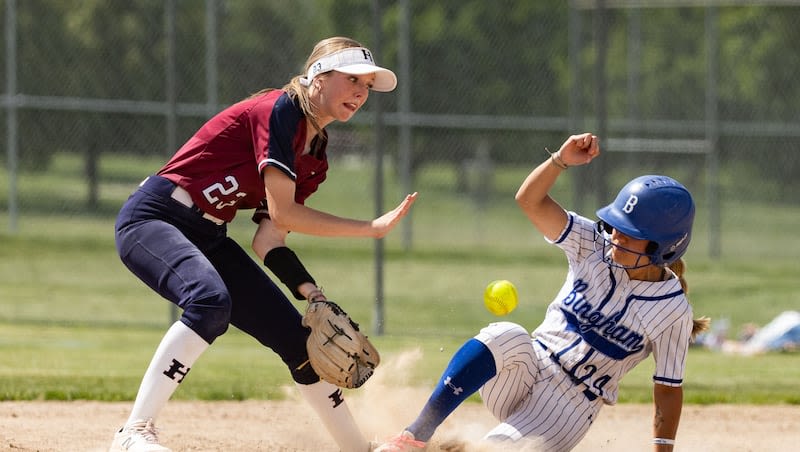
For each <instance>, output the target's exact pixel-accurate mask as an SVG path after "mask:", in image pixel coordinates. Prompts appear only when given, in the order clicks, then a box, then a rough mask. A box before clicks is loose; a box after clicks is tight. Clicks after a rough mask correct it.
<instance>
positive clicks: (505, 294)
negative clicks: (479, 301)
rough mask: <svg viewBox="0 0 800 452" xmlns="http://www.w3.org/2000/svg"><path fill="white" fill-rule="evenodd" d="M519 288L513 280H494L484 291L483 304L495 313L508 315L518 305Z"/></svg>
mask: <svg viewBox="0 0 800 452" xmlns="http://www.w3.org/2000/svg"><path fill="white" fill-rule="evenodd" d="M517 301H518V300H517V288H516V287H514V284H512V283H511V281H507V280H505V279H499V280H497V281H492V282H490V283H489V285H488V286H486V290H485V291H484V292H483V304H484V305H485V306H486V309H488V310H489V312H491V313H492V314H494V315H506V314H508V313H509V312H511V311H513V310H514V309H516V307H517Z"/></svg>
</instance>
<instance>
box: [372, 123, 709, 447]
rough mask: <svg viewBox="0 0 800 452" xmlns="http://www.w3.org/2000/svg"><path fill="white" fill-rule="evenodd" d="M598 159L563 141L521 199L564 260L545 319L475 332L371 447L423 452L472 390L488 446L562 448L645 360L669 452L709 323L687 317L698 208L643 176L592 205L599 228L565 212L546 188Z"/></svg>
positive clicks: (674, 186)
mask: <svg viewBox="0 0 800 452" xmlns="http://www.w3.org/2000/svg"><path fill="white" fill-rule="evenodd" d="M599 154H600V148H599V145H598V140H597V137H595V136H593V135H592V134H589V133H586V134H582V135H575V136H571V137H570V138H569V139H568V140H567V141H566V142H565V143H564V144H563V145H562V146H561V149H560V150H559V151H558V152H557V153H555V154H553V155H552V156H551V157H550V159H548V160H547V161H545V162H543V163H542V164H540V165H539V166H538V167H537V168H535V169H534V170H533V171H532V172H531V173H530V175H529V176H528V177H527V178H526V179H525V181H524V182H523V183H522V186H521V187H520V189H519V191H518V192H517V195H516V200H517V203H518V204H519V206H520V207H521V208H522V210H523V212H525V214H526V215H527V216H528V218H529V219H530V221H531V222H532V223H533V225H534V226H535V227H536V228H537V229H538V230H539V231H540V232H541V233H542V234H544V236H545V238H546V239H547V240H548V241H549V242H550V243H553V244H555V245H556V246H558V247H560V248H561V249H562V250H563V251H564V253H565V254H566V256H567V260H568V262H569V270H568V273H567V278H566V281H565V282H564V285H563V287H562V288H561V290H560V291H559V293H558V294H557V295H556V297H555V299H554V300H553V302H552V303H551V304H550V306H549V307H548V309H547V312H546V315H545V319H544V321H543V322H542V324H541V325H539V327H538V328H536V329H535V330H534V331H533V332H532V333H528V331H527V330H526V329H525V328H523V327H522V326H519V325H517V324H514V323H510V322H498V323H493V324H490V325H489V326H487V327H485V328H484V329H482V330H481V331H480V333H478V335H476V336H475V337H474V338H472V339H470V340H469V341H467V342H466V343H465V344H464V345H463V346H462V347H461V348H460V349H459V350H458V351H457V352H456V353H455V355H454V356H453V358H452V359H451V360H450V363H449V364H448V367H447V368H446V370H445V371H444V373H443V374H442V377H441V380H440V381H439V384H438V385H437V387H436V388H435V390H434V392H433V394H432V395H431V396H430V398H429V400H428V402H427V403H426V405H425V407H424V408H423V409H422V411H421V412H420V414H419V416H418V417H417V418H416V420H415V421H414V422H413V423H412V424H411V425H410V426H408V427H407V428H406V429H405V430H404V431H403V432H401V433H400V434H399V435H398V436H396V437H394V438H392V439H391V440H390V441H388V442H387V443H384V444H382V445H381V446H379V447H378V448H377V449H376V450H377V451H413V450H421V449H423V448H424V447H425V443H426V442H427V441H428V440H429V439H430V438H431V437H432V436H433V433H434V431H435V430H436V428H437V427H438V426H439V425H440V424H441V423H442V422H443V421H444V419H445V418H446V417H447V416H448V415H449V414H450V413H451V412H452V411H453V410H454V409H455V408H456V407H457V406H458V405H459V404H460V403H461V402H463V401H464V400H465V399H466V398H467V397H469V396H470V395H471V394H473V393H474V392H475V391H480V395H481V397H482V399H483V401H484V404H485V405H486V407H487V408H488V409H489V410H490V411H491V412H492V414H493V415H494V416H495V417H496V418H497V419H498V420H499V421H500V423H499V424H498V425H497V426H496V427H495V428H493V429H492V430H491V431H489V432H488V433H486V435H485V437H484V439H485V440H487V441H490V442H504V443H505V442H508V443H514V445H513V446H512V445H509V444H505V445H504V446H503V449H508V448H514V447H525V448H527V449H529V448H532V449H535V450H547V451H566V450H570V449H572V448H573V447H574V446H575V445H576V444H577V443H578V442H579V441H580V440H581V438H583V436H584V435H585V434H586V432H587V431H588V429H589V427H590V426H591V424H592V422H593V421H594V419H595V418H596V417H597V414H598V412H599V411H600V408H601V407H602V406H603V405H604V404H609V405H611V404H614V403H616V401H617V388H618V384H619V381H620V379H621V378H622V377H623V376H624V375H625V374H626V373H627V372H628V371H629V370H630V369H632V368H633V367H634V366H636V365H637V364H638V363H640V362H642V361H643V360H644V359H645V358H647V357H648V356H649V355H650V354H652V355H653V357H654V358H655V362H656V368H655V373H654V375H653V382H654V388H653V398H654V402H655V424H654V432H653V433H654V439H653V443H654V449H655V450H672V444H674V438H675V435H676V432H677V429H678V421H679V419H680V413H681V406H682V392H681V383H682V382H683V375H684V366H685V364H686V354H687V350H688V347H689V342H690V340H691V338H692V337H693V336H694V335H695V334H697V333H698V332H700V331H702V330H703V329H705V328H707V327H708V319H705V318H702V319H698V320H693V319H692V309H691V307H690V306H689V303H688V301H687V298H686V294H685V286H684V284H685V281H684V280H683V278H682V276H681V275H682V273H683V261H682V260H681V256H682V255H683V254H684V252H685V251H686V249H687V247H688V245H689V241H690V238H691V231H692V222H693V220H694V203H693V201H692V197H691V195H690V193H689V192H688V191H687V190H686V188H684V187H683V186H682V185H681V184H679V183H678V182H676V181H675V180H673V179H671V178H669V177H666V176H653V175H648V176H642V177H638V178H636V179H634V180H632V181H630V182H629V183H628V184H627V185H625V187H623V188H622V190H621V191H620V192H619V195H618V196H617V198H616V199H615V200H614V202H613V203H611V204H609V205H608V206H606V207H603V208H602V209H600V210H598V211H597V215H598V217H599V218H600V221H597V222H595V221H592V220H589V219H588V218H585V217H583V216H580V215H578V214H576V213H574V212H569V211H566V210H564V209H563V208H562V207H561V206H560V205H559V204H558V203H557V202H556V201H554V200H553V199H552V198H551V197H550V196H549V195H548V192H549V191H550V188H551V187H552V186H553V184H554V183H555V181H556V179H557V178H558V176H559V174H561V172H563V171H564V170H566V169H567V168H568V167H569V166H576V165H583V164H587V163H589V162H590V161H591V160H592V159H594V158H595V157H597V156H598V155H599ZM676 271H677V273H676Z"/></svg>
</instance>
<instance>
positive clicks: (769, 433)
mask: <svg viewBox="0 0 800 452" xmlns="http://www.w3.org/2000/svg"><path fill="white" fill-rule="evenodd" d="M405 392H406V394H411V393H412V392H413V394H414V397H413V400H415V401H416V403H414V404H413V405H415V406H418V405H419V404H420V403H422V401H423V400H424V397H425V395H424V392H423V391H421V390H420V391H411V390H408V391H405ZM349 403H350V405H351V407H352V408H353V411H354V412H355V414H356V417H357V419H358V420H359V422H360V425H361V426H362V429H363V430H364V433H365V434H366V435H368V436H367V437H368V438H384V437H386V436H388V435H391V434H392V433H394V432H395V430H398V429H400V428H401V427H402V426H403V425H405V423H407V422H409V421H410V420H411V418H412V416H413V411H414V410H413V409H412V408H411V407H407V408H402V409H398V408H399V407H397V406H395V407H391V409H390V407H386V408H385V409H384V408H382V407H380V406H377V405H374V404H368V403H366V401H365V400H364V399H362V398H360V397H358V396H354V395H351V396H350V397H349ZM366 405H369V406H366ZM129 409H130V404H129V403H104V402H3V403H0V450H2V451H14V452H23V451H24V452H28V451H39V452H50V451H59V452H60V451H67V452H71V451H75V452H81V451H103V450H107V449H106V448H107V447H108V445H109V444H110V442H111V436H112V435H113V430H114V428H116V426H117V425H118V424H119V423H121V422H122V421H123V420H124V419H125V417H126V416H127V412H128V410H129ZM651 417H652V413H651V407H650V406H648V405H619V406H614V407H606V408H605V409H603V411H601V415H600V418H599V419H598V420H597V421H596V422H595V425H594V426H593V427H592V429H591V430H590V431H589V433H588V435H587V437H586V438H585V439H584V440H583V442H582V443H581V444H580V445H579V446H578V447H577V448H576V449H575V450H577V451H595V450H604V451H632V450H649V444H648V440H649V438H650V424H651V422H650V419H651ZM492 425H493V420H492V419H491V417H490V416H489V414H488V412H487V411H486V410H485V409H484V408H483V406H482V405H480V404H477V403H468V404H466V405H463V406H462V407H460V408H459V410H458V411H456V412H455V413H454V414H453V415H452V416H451V418H449V419H448V420H447V422H446V423H445V425H443V426H442V428H441V429H440V430H439V431H438V432H437V438H438V439H441V440H447V439H452V438H455V437H458V438H460V439H462V440H467V441H470V442H472V441H475V440H477V439H478V438H479V437H480V434H481V432H483V431H486V430H487V429H488V428H489V427H490V426H492ZM159 426H160V429H161V438H162V441H163V443H164V444H165V445H167V446H169V447H171V448H173V450H175V451H220V452H221V451H226V452H230V451H315V452H318V451H319V452H321V451H335V450H336V447H335V445H334V444H333V442H332V441H331V440H330V439H329V437H328V436H327V435H326V434H325V432H324V431H321V430H320V428H319V427H317V426H316V422H315V418H314V415H313V413H312V412H311V411H310V409H309V408H308V407H307V406H306V405H305V404H304V403H302V402H298V401H294V400H286V401H245V402H183V401H173V402H170V404H169V405H168V406H167V408H166V409H165V410H164V412H163V413H162V416H161V418H160V422H159ZM798 432H800V407H796V406H791V407H790V406H771V407H754V406H731V405H717V406H704V407H696V406H688V407H686V408H685V409H684V415H683V419H682V421H681V427H680V430H679V433H678V445H677V446H676V448H675V450H677V451H773V450H797V449H796V448H797V447H798V442H799V440H800V433H798ZM432 449H433V448H432ZM434 450H435V449H434ZM467 450H473V451H485V450H489V449H487V448H485V447H482V446H478V445H472V446H469V447H467Z"/></svg>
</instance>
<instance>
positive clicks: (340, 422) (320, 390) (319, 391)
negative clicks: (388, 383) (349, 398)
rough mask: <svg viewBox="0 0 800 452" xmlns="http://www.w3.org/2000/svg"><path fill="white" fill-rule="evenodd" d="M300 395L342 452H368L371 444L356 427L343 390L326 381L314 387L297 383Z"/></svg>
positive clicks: (313, 385)
mask: <svg viewBox="0 0 800 452" xmlns="http://www.w3.org/2000/svg"><path fill="white" fill-rule="evenodd" d="M296 386H297V389H299V390H300V394H301V395H302V396H303V398H304V399H306V401H307V402H308V403H309V404H310V405H311V407H312V408H313V409H314V411H315V412H316V413H317V416H319V418H320V419H321V420H322V423H323V424H324V425H325V428H326V429H328V433H330V434H331V436H332V437H333V440H334V441H336V444H337V445H338V446H339V449H340V450H341V451H342V452H367V451H368V450H369V442H368V441H367V440H366V439H365V438H364V435H363V434H362V433H361V430H360V429H359V428H358V426H357V425H356V421H355V419H353V416H352V414H351V413H350V409H349V408H347V403H345V401H344V395H343V394H342V390H341V389H340V388H338V387H336V386H334V385H332V384H330V383H328V382H326V381H319V382H317V383H314V384H312V385H301V384H299V383H296Z"/></svg>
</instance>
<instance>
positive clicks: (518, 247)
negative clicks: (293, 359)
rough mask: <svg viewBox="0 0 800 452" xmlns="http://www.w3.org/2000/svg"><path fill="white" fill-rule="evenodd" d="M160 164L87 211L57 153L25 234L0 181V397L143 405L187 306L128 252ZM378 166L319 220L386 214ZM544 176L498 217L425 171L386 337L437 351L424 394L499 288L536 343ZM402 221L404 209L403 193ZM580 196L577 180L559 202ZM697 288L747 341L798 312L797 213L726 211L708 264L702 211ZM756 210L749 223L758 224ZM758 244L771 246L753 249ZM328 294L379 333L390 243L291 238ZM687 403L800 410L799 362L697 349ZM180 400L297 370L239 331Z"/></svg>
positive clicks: (127, 165) (241, 391)
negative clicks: (130, 203) (376, 181)
mask: <svg viewBox="0 0 800 452" xmlns="http://www.w3.org/2000/svg"><path fill="white" fill-rule="evenodd" d="M159 165H160V161H159V160H157V159H153V160H146V161H144V162H142V161H140V160H138V159H135V158H132V157H131V158H129V159H124V158H115V159H104V160H103V162H102V165H101V174H103V179H102V183H101V185H100V198H99V206H98V208H97V209H94V210H92V211H87V209H86V208H85V207H84V205H85V197H86V191H87V188H86V185H85V182H84V178H83V176H82V175H81V162H80V160H78V159H75V158H73V157H70V156H57V158H56V160H55V162H54V166H53V169H52V170H50V171H48V172H46V173H43V174H23V175H21V176H20V177H19V188H18V191H19V208H20V211H21V215H20V218H19V221H18V228H17V231H15V232H13V233H11V232H9V231H8V227H7V225H8V224H9V218H8V216H7V209H6V208H5V207H6V205H7V201H6V200H7V190H8V179H7V177H8V176H7V174H5V173H0V203H2V207H3V210H2V214H0V231H1V232H0V400H33V399H37V400H38V399H46V400H74V399H90V400H130V399H132V398H133V397H134V395H135V391H136V389H137V387H138V384H139V380H140V378H141V375H142V373H143V372H144V370H145V368H146V366H147V363H148V362H149V359H150V357H151V355H152V352H153V351H154V350H155V347H156V345H157V344H158V341H159V340H160V339H161V335H162V334H163V332H164V331H165V330H166V328H167V327H168V325H169V324H170V322H171V320H170V314H171V310H170V305H169V303H167V302H166V301H164V300H161V299H160V298H159V297H158V296H157V295H155V294H154V293H152V292H150V290H149V289H147V288H146V287H144V285H143V284H141V283H140V282H139V281H138V280H137V279H136V278H135V277H134V276H133V275H131V274H130V273H129V272H128V271H127V270H126V269H125V268H124V267H123V265H122V264H121V263H120V261H119V259H118V257H117V255H116V252H115V249H114V241H113V221H114V215H115V213H116V210H117V209H118V208H119V206H120V205H121V203H122V202H123V201H124V199H125V197H126V196H127V194H128V193H129V192H130V191H131V190H132V189H133V188H134V187H135V186H136V184H137V183H138V181H139V180H140V179H142V178H143V177H144V176H145V175H146V174H147V173H148V172H149V171H152V170H154V169H156V168H157V167H158V166H159ZM370 169H371V167H370V166H369V165H366V166H363V167H362V166H358V165H349V166H340V167H334V169H333V170H332V172H331V175H330V177H329V181H328V182H326V184H325V185H324V186H323V190H322V191H321V192H320V193H319V194H318V195H315V196H314V197H312V198H311V200H312V201H313V202H310V204H311V205H312V206H317V207H320V208H322V209H324V210H328V211H331V212H333V213H337V214H341V215H344V216H355V217H360V218H368V217H372V216H374V210H375V208H374V203H373V201H372V188H371V185H372V177H371V176H370V173H369V171H370ZM527 171H528V169H527V168H521V169H520V168H499V169H498V171H497V173H496V175H495V177H494V182H493V184H494V185H493V186H494V190H493V192H492V195H491V196H490V198H489V201H488V202H487V203H485V204H481V203H479V202H476V201H475V199H473V198H472V197H470V196H468V195H464V194H458V193H454V192H453V190H452V184H453V179H454V174H453V170H452V169H449V168H446V167H442V168H429V169H426V170H425V171H423V172H422V173H420V174H419V176H418V179H417V181H416V184H415V189H416V190H418V191H419V192H420V197H419V201H418V203H417V205H416V206H415V207H414V210H413V214H412V218H411V221H412V224H413V228H412V229H411V232H412V237H413V239H412V246H411V248H410V249H408V250H406V249H404V248H405V247H404V246H403V240H402V237H403V229H402V227H401V228H398V230H396V231H393V233H392V234H391V235H390V236H389V237H388V238H387V239H386V240H385V241H384V243H385V248H386V262H385V265H384V280H385V290H384V302H385V306H386V317H385V325H384V327H385V334H384V335H382V336H377V335H374V334H372V335H371V337H372V338H373V339H374V340H375V342H376V344H377V346H378V348H379V349H380V350H381V352H382V355H383V357H384V360H391V359H393V358H395V357H397V356H399V354H401V353H402V352H403V351H406V350H411V349H420V350H421V351H422V356H423V358H422V359H421V360H420V361H419V362H417V363H416V364H415V365H414V366H413V369H412V370H411V371H410V375H409V384H414V385H422V386H431V385H432V384H433V383H434V382H435V381H436V379H437V378H438V377H439V373H440V372H441V370H442V369H443V367H444V365H445V364H446V362H447V360H448V359H449V357H450V355H451V354H452V352H453V351H455V349H456V348H457V347H458V346H459V345H460V344H461V343H462V342H463V341H464V340H465V339H467V338H469V337H471V336H472V335H473V334H475V333H476V332H477V331H478V330H479V329H480V328H481V327H482V326H484V325H485V324H487V323H489V322H491V321H494V320H496V319H497V318H496V317H493V316H492V315H491V314H489V313H488V312H487V311H485V310H484V308H483V305H482V300H481V294H482V291H483V288H484V286H485V285H486V284H487V283H488V282H489V281H491V280H493V279H500V278H502V279H509V280H511V281H513V282H514V283H515V284H516V285H517V288H518V289H519V292H520V297H521V303H520V306H519V308H518V309H517V310H516V311H515V312H513V313H512V314H511V315H509V316H508V317H506V319H507V320H510V321H514V322H517V323H520V324H523V325H525V326H526V327H527V328H528V329H533V328H534V327H535V326H536V325H538V323H539V321H540V320H541V318H542V316H543V313H544V309H545V307H546V306H547V304H548V303H549V301H550V299H551V297H552V296H553V295H554V294H555V292H556V291H557V289H558V287H559V286H560V284H561V281H562V280H563V277H564V273H565V270H566V266H565V261H564V258H563V255H562V254H561V252H560V251H558V250H557V249H555V248H554V247H551V246H549V245H547V244H546V243H545V242H544V240H543V239H541V237H540V236H538V234H537V233H536V232H535V231H534V230H533V228H532V227H530V226H529V224H528V223H527V221H526V220H525V218H524V217H523V215H522V214H521V213H520V212H519V211H518V209H517V208H516V205H515V203H514V201H513V193H514V191H516V187H517V185H518V184H519V183H520V181H521V180H522V178H524V176H525V174H527ZM387 184H388V187H387V190H386V193H387V195H386V200H385V203H384V205H385V206H386V210H388V209H389V208H391V207H392V206H394V204H395V203H396V202H397V201H398V200H399V199H400V198H401V197H402V193H400V192H399V190H398V189H397V188H396V186H397V184H396V183H395V181H394V180H393V178H392V177H389V180H388V181H387ZM554 194H555V196H556V197H557V198H558V199H562V200H569V199H570V196H569V194H568V180H566V179H565V180H563V181H559V185H557V187H556V188H555V189H554ZM699 212H701V213H699V214H698V220H697V227H696V234H695V238H694V242H693V247H692V249H691V250H690V252H689V253H688V254H687V261H688V264H689V270H688V273H687V278H688V280H689V284H690V287H691V294H690V298H691V300H692V303H693V306H694V309H695V313H696V315H708V316H710V317H712V319H722V318H725V319H729V320H730V322H731V326H732V334H733V335H735V333H736V331H738V329H739V328H740V327H741V326H742V325H743V324H745V323H748V322H753V323H756V324H759V325H763V324H765V323H766V322H768V321H769V320H771V319H772V318H774V317H775V316H776V315H777V314H779V313H780V312H782V311H784V310H788V309H798V301H797V300H798V294H799V293H800V290H798V284H797V276H796V275H797V271H798V269H800V268H799V267H798V263H797V256H798V255H800V243H798V241H797V239H796V236H795V234H794V232H793V231H794V230H795V226H794V225H795V223H796V218H798V215H799V214H800V209H798V208H797V207H794V208H793V207H789V206H781V207H780V208H778V207H776V206H763V205H756V204H753V205H741V204H737V205H736V206H729V207H728V208H726V209H723V229H724V232H725V234H724V235H723V238H722V243H723V256H722V257H721V258H720V259H711V258H709V257H708V255H707V246H706V243H707V234H708V232H707V231H706V226H705V225H706V224H707V218H706V217H705V216H704V215H703V214H702V209H699ZM745 212H747V214H745ZM248 217H249V212H243V213H242V214H241V216H240V218H237V220H236V221H235V222H234V224H233V225H231V228H230V233H231V235H232V236H233V237H234V238H235V239H237V241H239V242H240V243H241V244H242V245H243V246H245V247H248V244H249V240H250V234H251V233H252V231H253V225H252V223H251V222H250V221H249V218H248ZM753 237H758V240H757V241H756V240H754V239H753ZM290 245H291V246H292V247H293V248H294V249H295V250H296V251H297V252H298V254H299V255H300V256H301V257H302V258H303V260H304V262H305V263H306V266H307V267H308V268H309V269H310V270H311V272H312V274H314V276H315V277H316V278H317V280H318V281H319V282H320V283H321V284H322V285H323V286H324V287H325V290H326V292H327V293H328V295H329V297H330V298H332V299H335V300H337V301H339V302H340V303H341V304H343V305H344V307H345V308H346V309H347V310H348V311H349V312H350V314H351V315H352V316H353V317H354V318H355V319H356V320H357V321H358V322H359V323H361V324H362V327H364V328H366V330H367V331H373V327H374V325H373V303H374V300H375V283H374V281H375V265H374V242H373V241H371V240H366V239H361V240H358V239H325V238H316V237H305V236H299V235H298V236H296V237H290ZM651 372H652V367H649V363H644V364H643V365H641V366H640V367H639V368H637V369H635V370H634V371H633V372H632V373H631V374H630V375H629V376H628V377H627V378H626V379H625V380H624V381H623V384H622V388H621V391H620V395H621V397H620V400H621V402H647V401H649V400H650V392H651V388H652V385H651V382H650V375H651ZM686 381H687V383H686V385H685V397H686V401H687V402H688V403H699V404H704V403H757V404H772V403H790V404H799V403H800V393H798V391H797V381H800V359H798V355H797V354H790V353H775V354H769V355H763V356H757V357H737V356H728V355H723V354H719V353H714V352H710V351H707V350H702V349H692V350H691V352H690V357H689V364H688V370H687V378H686ZM187 382H188V383H189V384H185V385H182V387H181V388H180V390H179V391H178V393H176V395H175V397H176V398H184V399H204V400H228V399H235V400H240V399H253V398H256V399H258V398H265V399H272V398H281V397H282V390H281V386H282V385H287V384H290V380H289V377H288V374H287V372H286V370H285V369H284V368H283V366H282V364H281V363H280V360H279V359H278V358H277V357H276V356H275V355H274V354H272V353H271V352H270V351H269V350H266V349H264V348H263V347H260V346H259V345H258V344H256V343H255V341H254V340H252V339H251V338H249V337H248V336H246V335H244V334H242V333H240V332H238V331H236V330H231V331H229V332H228V333H227V334H226V335H225V336H223V337H221V338H220V339H218V341H217V342H216V343H215V344H214V345H213V346H212V347H211V348H210V349H209V351H208V352H207V353H206V354H205V355H204V356H203V357H202V358H201V359H200V361H199V362H198V363H197V364H196V365H195V368H194V369H193V370H192V374H191V377H190V379H189V380H187Z"/></svg>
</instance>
